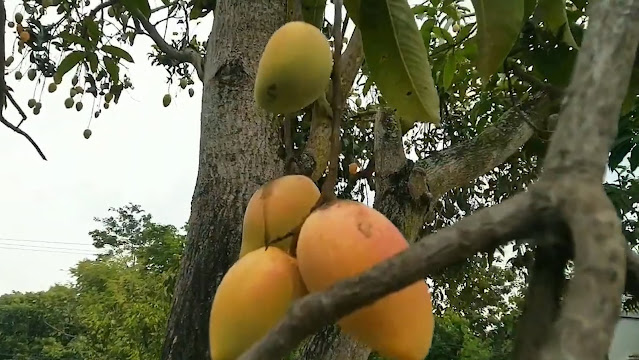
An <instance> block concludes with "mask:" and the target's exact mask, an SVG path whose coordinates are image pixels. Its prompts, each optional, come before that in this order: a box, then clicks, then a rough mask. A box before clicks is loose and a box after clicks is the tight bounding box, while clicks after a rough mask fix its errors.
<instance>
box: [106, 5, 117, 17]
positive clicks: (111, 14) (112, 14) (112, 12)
mask: <svg viewBox="0 0 639 360" xmlns="http://www.w3.org/2000/svg"><path fill="white" fill-rule="evenodd" d="M107 14H109V16H110V17H114V16H115V9H114V8H113V6H111V7H110V8H109V10H107Z"/></svg>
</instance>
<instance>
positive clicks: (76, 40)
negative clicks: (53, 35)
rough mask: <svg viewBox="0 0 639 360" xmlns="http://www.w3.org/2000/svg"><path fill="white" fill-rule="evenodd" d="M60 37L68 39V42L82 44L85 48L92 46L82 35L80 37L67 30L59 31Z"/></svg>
mask: <svg viewBox="0 0 639 360" xmlns="http://www.w3.org/2000/svg"><path fill="white" fill-rule="evenodd" d="M60 37H61V38H62V39H63V40H66V41H68V42H70V43H72V44H78V45H82V46H84V47H85V48H86V49H91V48H92V46H91V43H90V42H89V41H88V40H87V39H85V38H83V37H80V36H78V35H75V34H71V33H70V32H68V31H63V32H61V33H60Z"/></svg>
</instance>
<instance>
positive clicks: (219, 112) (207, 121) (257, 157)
mask: <svg viewBox="0 0 639 360" xmlns="http://www.w3.org/2000/svg"><path fill="white" fill-rule="evenodd" d="M285 4H286V2H285V1H284V0H278V1H256V0H244V1H224V0H221V1H218V2H217V6H216V10H215V20H214V22H213V30H212V32H211V35H210V38H209V42H208V45H207V56H206V63H205V79H204V81H203V83H204V89H203V96H202V115H201V138H200V155H199V159H200V160H199V170H198V176H197V182H196V185H195V191H194V193H193V200H192V208H191V217H190V219H189V231H188V242H187V247H186V249H185V253H184V257H183V260H182V264H181V269H180V275H179V277H178V280H177V283H176V288H175V295H174V298H173V304H172V309H171V314H170V316H169V321H168V330H167V335H166V338H165V340H164V349H163V354H162V359H164V360H169V359H171V360H173V359H175V360H178V359H179V360H182V359H190V360H198V359H201V360H209V359H210V356H209V345H208V344H209V340H208V321H209V311H210V306H211V302H212V299H213V295H214V294H215V291H216V289H217V286H218V284H219V283H220V280H221V279H222V276H223V275H224V274H225V273H226V271H227V270H228V268H229V267H230V266H231V265H232V264H233V262H234V261H235V260H236V259H237V256H238V254H239V247H240V239H241V236H240V234H241V226H242V219H243V216H244V208H245V206H246V204H247V203H248V200H249V198H250V197H251V195H252V194H253V193H254V192H255V191H256V190H257V188H258V187H259V186H260V185H262V184H263V183H265V182H267V181H268V180H271V179H273V178H276V177H279V176H282V175H283V172H284V163H283V160H282V159H280V158H278V156H277V153H278V152H277V150H278V147H279V145H280V140H279V137H278V136H279V135H278V131H277V129H276V128H275V127H274V126H273V122H272V121H271V119H270V117H269V116H267V114H266V113H265V112H263V111H261V110H259V109H258V108H256V107H255V105H254V100H253V82H254V79H255V72H256V70H257V64H258V61H259V56H260V54H261V51H262V49H263V47H264V46H265V45H266V42H267V41H268V39H269V37H270V35H271V34H272V33H273V32H274V31H275V30H276V29H277V28H278V27H279V26H281V25H282V24H283V23H284V21H285V15H286V10H285V9H286V7H285Z"/></svg>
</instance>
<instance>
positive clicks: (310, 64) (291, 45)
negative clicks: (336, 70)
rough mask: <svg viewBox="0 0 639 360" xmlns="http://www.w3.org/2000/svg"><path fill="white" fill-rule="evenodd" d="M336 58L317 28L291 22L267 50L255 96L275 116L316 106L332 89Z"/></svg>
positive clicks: (270, 40)
mask: <svg viewBox="0 0 639 360" xmlns="http://www.w3.org/2000/svg"><path fill="white" fill-rule="evenodd" d="M332 69H333V55H332V52H331V48H330V45H329V44H328V39H326V37H325V36H324V34H322V32H321V31H320V29H318V28H317V27H315V26H313V25H311V24H309V23H307V22H304V21H291V22H288V23H286V24H284V25H283V26H282V27H280V28H279V29H277V30H276V31H275V32H274V33H273V34H272V35H271V37H270V39H269V41H268V42H267V43H266V46H265V47H264V51H263V52H262V55H261V57H260V61H259V64H258V68H257V74H256V77H255V84H254V96H255V102H256V103H257V105H258V106H259V107H261V108H263V109H265V110H267V111H269V112H271V113H276V114H287V113H292V112H295V111H298V110H300V109H303V108H305V107H306V106H308V105H310V104H311V103H313V101H315V100H317V98H319V97H320V95H322V93H324V92H325V91H326V89H327V87H328V84H329V80H330V76H331V71H332Z"/></svg>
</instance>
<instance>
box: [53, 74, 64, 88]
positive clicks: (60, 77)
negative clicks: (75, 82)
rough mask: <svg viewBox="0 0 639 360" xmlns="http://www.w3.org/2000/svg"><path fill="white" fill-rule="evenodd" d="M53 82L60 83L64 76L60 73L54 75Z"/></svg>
mask: <svg viewBox="0 0 639 360" xmlns="http://www.w3.org/2000/svg"><path fill="white" fill-rule="evenodd" d="M53 82H54V83H56V85H60V83H61V82H62V76H60V75H58V74H55V75H53Z"/></svg>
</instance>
